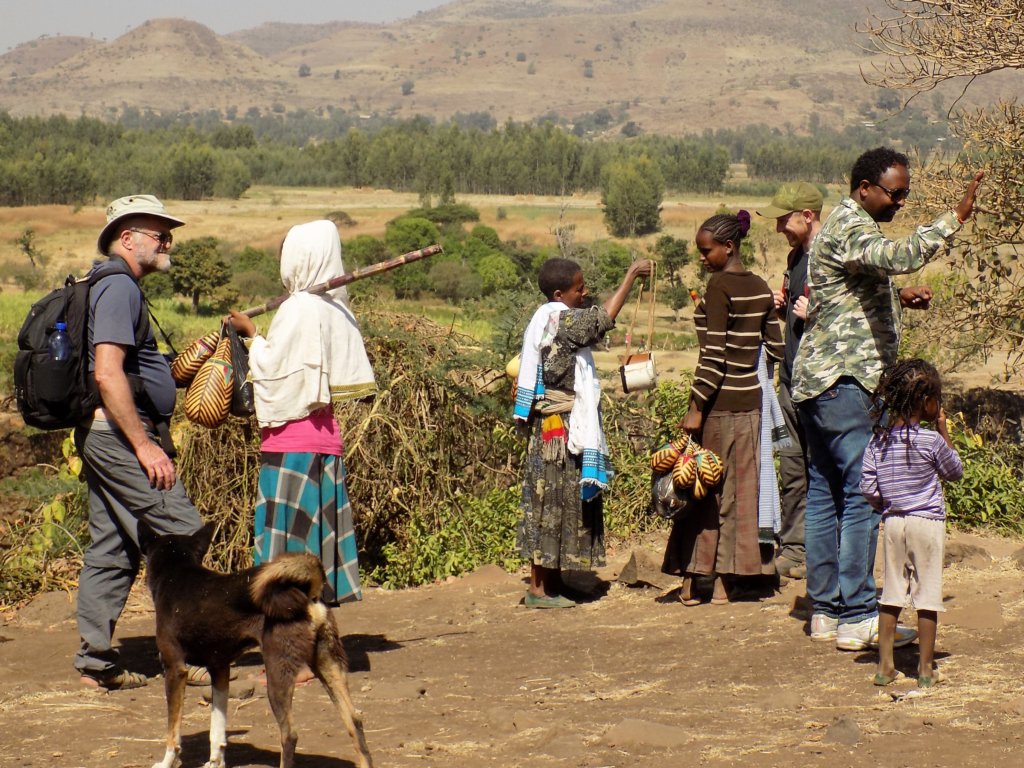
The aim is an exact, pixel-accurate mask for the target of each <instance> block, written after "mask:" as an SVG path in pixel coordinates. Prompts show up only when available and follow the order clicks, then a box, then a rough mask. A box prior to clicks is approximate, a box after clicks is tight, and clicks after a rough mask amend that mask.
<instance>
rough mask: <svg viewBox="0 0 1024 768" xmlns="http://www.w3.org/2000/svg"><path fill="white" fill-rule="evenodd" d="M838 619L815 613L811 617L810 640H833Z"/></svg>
mask: <svg viewBox="0 0 1024 768" xmlns="http://www.w3.org/2000/svg"><path fill="white" fill-rule="evenodd" d="M838 627H839V619H834V618H832V617H831V616H826V615H825V614H824V613H815V614H814V615H812V616H811V640H835V639H836V629H837V628H838Z"/></svg>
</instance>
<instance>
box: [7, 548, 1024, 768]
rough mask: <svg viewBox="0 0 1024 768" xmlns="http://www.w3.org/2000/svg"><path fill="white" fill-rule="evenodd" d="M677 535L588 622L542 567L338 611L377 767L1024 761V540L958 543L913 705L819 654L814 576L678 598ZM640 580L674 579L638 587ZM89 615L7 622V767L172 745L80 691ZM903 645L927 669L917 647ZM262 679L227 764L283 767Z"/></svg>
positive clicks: (154, 703) (144, 627) (143, 617)
mask: <svg viewBox="0 0 1024 768" xmlns="http://www.w3.org/2000/svg"><path fill="white" fill-rule="evenodd" d="M662 542H663V538H662V537H652V538H651V539H650V540H649V541H647V542H645V544H644V545H642V546H639V547H637V548H636V550H635V552H636V554H637V555H638V557H639V564H640V567H639V568H630V567H627V561H628V560H629V559H630V556H631V554H632V551H619V552H615V553H613V554H612V557H611V558H610V565H609V567H607V568H605V569H602V571H601V572H600V573H599V574H598V576H599V577H600V578H599V579H595V580H594V581H593V584H596V585H597V586H599V587H600V586H601V585H604V586H606V587H607V592H606V594H604V595H603V596H602V597H600V599H596V600H594V601H593V602H589V603H585V604H582V605H580V606H579V607H577V608H573V609H570V610H562V611H530V610H527V609H525V608H523V607H522V606H521V605H520V604H519V603H520V600H521V598H522V595H523V592H524V580H523V578H524V574H523V573H517V574H508V573H505V572H504V571H501V570H500V569H498V568H495V567H486V568H483V569H481V570H479V571H477V572H474V573H472V574H469V575H466V576H464V577H462V578H459V579H450V580H449V581H448V582H446V583H441V584H435V585H430V586H426V587H421V588H418V589H411V590H405V591H398V592H386V591H383V590H377V589H371V590H369V591H368V593H367V594H366V596H365V599H364V600H363V602H362V603H359V604H355V605H347V606H343V607H341V608H339V609H336V612H335V615H336V617H337V619H338V621H339V623H340V625H341V627H342V629H343V633H344V634H345V636H346V637H345V646H346V649H347V651H348V654H349V657H350V667H351V670H352V671H351V684H352V689H353V694H354V698H355V700H356V703H357V706H359V707H360V708H361V709H362V711H363V714H364V719H365V724H366V729H367V739H368V742H369V745H370V749H371V751H372V753H373V757H374V759H375V762H376V764H377V765H378V766H424V765H444V766H447V767H449V768H463V767H465V768H470V767H472V768H477V767H478V766H523V765H530V766H535V767H544V766H552V767H553V766H572V767H574V768H575V767H578V768H604V767H606V766H607V767H609V768H610V767H611V766H616V767H618V766H631V767H632V766H652V767H653V766H658V767H659V768H660V767H661V766H664V765H677V766H744V767H745V768H769V767H772V768H774V767H775V766H783V765H789V764H799V765H805V766H829V767H830V768H844V767H845V766H850V767H851V768H854V767H856V768H862V767H863V766H870V765H897V766H906V765H914V766H917V767H920V768H924V767H926V766H968V767H970V766H985V767H986V768H988V767H989V766H992V765H1006V766H1012V765H1016V764H1019V763H1018V761H1019V759H1020V754H1021V749H1022V747H1024V745H1022V744H1021V740H1022V732H1021V729H1020V722H1021V717H1022V716H1024V691H1022V689H1021V685H1020V681H1021V678H1022V675H1024V647H1022V646H1021V643H1020V638H1021V631H1022V625H1024V596H1022V586H1024V571H1022V570H1020V567H1021V566H1020V565H1019V563H1020V562H1021V560H1022V559H1024V558H1022V556H1021V546H1022V545H1021V542H1019V541H1009V540H1005V539H997V538H992V537H978V536H971V535H966V534H960V533H952V534H951V535H950V540H949V544H948V551H947V560H950V561H955V562H952V563H951V564H950V565H949V567H948V568H947V569H946V571H945V585H944V586H945V600H946V605H947V607H948V611H947V612H946V613H945V614H943V615H942V617H941V620H940V622H941V623H940V629H939V643H938V658H939V663H940V664H941V666H942V668H943V670H944V671H945V673H946V674H947V676H948V677H949V682H948V683H946V684H945V685H943V686H940V687H938V688H936V689H933V690H932V691H931V692H929V693H927V694H926V695H922V696H914V695H911V696H907V695H906V694H907V693H908V692H910V691H912V690H914V688H913V686H912V685H904V686H902V687H900V686H898V685H897V686H893V689H884V690H880V689H878V688H876V687H874V686H873V685H872V683H871V677H872V674H873V671H874V670H873V664H874V662H875V661H876V655H875V653H873V652H862V653H843V652H840V651H837V650H836V649H835V648H834V647H832V645H830V644H827V643H826V644H820V643H812V642H811V641H810V640H809V639H808V638H807V636H806V634H805V632H806V630H805V614H804V610H805V607H806V606H805V603H804V600H803V599H802V598H803V595H804V585H803V582H800V581H793V582H789V583H787V584H784V585H783V586H782V588H781V590H780V591H779V592H777V593H776V594H774V595H773V596H771V597H769V598H767V599H762V600H757V599H751V600H748V601H743V602H735V603H731V604H729V605H726V606H711V605H701V606H698V607H694V608H687V607H684V606H682V605H681V604H680V603H678V602H668V601H665V600H664V599H662V600H659V599H658V598H659V596H662V595H664V594H665V593H666V592H667V591H668V590H670V589H671V587H672V586H673V585H674V582H673V580H671V579H669V580H668V581H663V579H665V578H666V577H659V576H658V575H657V574H656V571H655V570H648V569H647V568H646V567H645V566H644V563H645V561H646V562H647V563H650V562H654V561H657V560H658V559H659V558H660V550H661V547H662V546H663V543H662ZM623 570H625V571H626V573H624V574H623V578H626V577H627V576H629V575H630V572H637V573H639V575H640V576H641V577H644V576H645V575H646V577H647V578H648V579H649V580H650V581H653V582H657V583H659V584H660V586H659V587H651V586H648V587H642V586H627V585H626V584H625V583H624V582H623V581H621V580H619V575H620V572H622V571H623ZM627 580H629V581H635V577H631V578H628V579H627ZM580 586H586V585H585V584H581V585H580ZM599 591H600V590H599ZM73 614H74V603H73V597H72V596H69V595H66V594H64V593H51V594H48V595H44V596H41V597H40V598H38V599H36V600H35V601H34V602H33V603H31V604H29V605H28V606H27V607H25V608H23V609H22V610H21V611H20V612H19V613H17V614H16V615H10V616H7V617H5V618H4V620H3V622H2V624H0V680H2V681H3V686H2V692H0V755H2V757H0V764H2V765H4V766H44V765H45V766H51V765H59V766H96V767H97V768H99V767H100V766H103V768H108V767H109V766H118V767H123V768H130V767H134V766H149V765H151V764H152V762H153V761H154V760H155V759H157V758H158V757H160V756H161V755H162V746H161V741H162V733H163V720H164V711H165V710H164V699H163V686H162V685H161V683H160V681H159V680H152V681H151V682H150V685H149V686H148V687H146V688H142V689H138V690H134V691H122V692H113V693H102V692H98V691H96V690H92V689H84V688H83V687H82V686H80V685H79V683H78V680H77V677H76V676H75V675H74V674H73V672H72V669H71V657H72V655H73V653H74V650H75V646H76V643H77V635H76V631H75V624H74V615H73ZM907 619H908V623H911V624H913V622H914V617H913V614H912V612H909V615H908V616H907ZM152 634H153V614H152V611H151V606H150V603H149V600H148V597H147V596H146V595H145V593H144V592H143V591H142V590H137V591H136V592H135V593H133V597H132V600H131V602H130V604H129V608H128V610H127V612H126V614H125V616H124V617H123V619H122V621H121V622H120V624H119V626H118V630H117V638H118V641H119V643H120V647H121V650H122V654H123V657H124V658H125V660H126V661H127V663H128V664H129V665H130V666H132V667H133V668H135V669H139V670H141V671H144V672H146V673H147V674H150V675H156V674H158V672H159V666H158V662H157V659H156V653H155V648H154V645H153V639H152ZM897 654H898V655H897V664H898V666H899V667H900V668H901V669H902V670H903V671H905V672H908V673H913V669H914V668H915V665H916V646H911V647H910V648H908V649H904V650H902V651H898V652H897ZM259 669H260V659H259V656H258V655H257V654H255V653H253V654H249V655H247V656H245V657H243V658H242V660H241V662H240V664H239V669H238V671H239V676H238V679H237V680H236V681H234V682H233V683H232V692H233V696H238V695H241V696H248V698H241V699H239V698H232V700H231V702H230V707H229V715H228V717H229V720H228V738H229V744H228V749H227V760H228V764H229V765H231V766H236V767H238V768H240V767H241V766H274V765H277V760H278V742H277V728H276V726H275V724H274V721H273V718H272V716H271V713H270V710H269V707H268V706H267V702H266V700H265V699H266V695H265V691H264V690H263V689H262V687H261V686H260V685H259V683H258V682H255V678H256V676H257V674H258V672H259ZM894 689H895V690H894ZM202 693H203V689H202V688H190V689H189V690H188V696H187V705H186V714H185V721H184V727H183V733H184V765H185V766H198V765H201V764H202V763H203V762H204V761H205V760H206V756H207V749H208V747H207V738H208V735H207V732H208V728H209V708H208V706H206V705H205V704H204V702H203V697H202ZM295 712H296V722H297V723H298V727H299V729H300V737H299V756H298V758H297V760H296V765H297V766H298V767H299V768H302V767H303V766H305V768H312V767H313V766H318V767H319V766H322V767H323V768H342V766H351V765H352V764H353V763H352V759H353V751H352V747H351V743H350V741H349V739H348V736H347V735H346V734H345V733H344V729H343V727H342V726H341V725H340V723H338V722H336V720H335V719H334V716H333V710H332V709H331V708H330V705H329V701H328V699H327V696H326V694H325V693H324V692H323V691H322V690H321V689H320V687H319V686H318V685H316V684H314V685H309V686H306V687H303V688H300V689H299V690H298V691H297V693H296V703H295ZM1014 755H1017V757H1016V758H1015V757H1014Z"/></svg>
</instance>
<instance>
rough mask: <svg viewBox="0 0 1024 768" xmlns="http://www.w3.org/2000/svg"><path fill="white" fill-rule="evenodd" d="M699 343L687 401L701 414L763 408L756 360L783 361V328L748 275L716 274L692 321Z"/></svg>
mask: <svg viewBox="0 0 1024 768" xmlns="http://www.w3.org/2000/svg"><path fill="white" fill-rule="evenodd" d="M693 320H694V324H695V325H696V326H697V341H698V342H699V343H700V358H699V360H698V361H697V371H696V373H695V374H694V379H693V389H692V390H691V394H690V397H691V400H693V401H694V402H695V403H697V405H698V406H699V407H700V409H701V411H702V412H703V413H705V414H706V413H708V412H709V411H752V410H755V409H757V408H760V407H761V385H760V384H759V383H758V381H757V355H758V350H759V348H760V346H761V343H762V342H763V343H764V345H765V351H766V352H767V353H768V357H769V358H770V359H773V360H781V359H782V356H783V352H784V347H783V344H782V327H781V325H780V324H779V319H778V317H777V316H776V314H775V306H774V302H773V300H772V291H771V289H770V288H769V287H768V284H767V283H766V282H765V281H764V280H763V279H761V278H760V277H758V276H757V275H755V274H753V273H752V272H715V273H714V274H712V275H711V278H710V279H709V280H708V287H707V290H706V292H705V294H704V298H703V300H702V301H701V302H700V304H699V305H698V306H697V309H696V311H695V312H694V315H693Z"/></svg>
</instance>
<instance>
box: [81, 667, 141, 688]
mask: <svg viewBox="0 0 1024 768" xmlns="http://www.w3.org/2000/svg"><path fill="white" fill-rule="evenodd" d="M79 682H80V683H81V684H82V685H84V686H86V687H89V688H102V689H103V690H106V691H129V690H131V689H133V688H142V687H144V686H145V685H147V683H148V680H147V678H146V676H145V675H143V674H141V673H140V672H129V671H128V670H127V669H122V670H120V671H118V672H112V673H109V674H106V675H93V674H89V673H87V672H86V673H83V674H82V677H81V678H80V680H79Z"/></svg>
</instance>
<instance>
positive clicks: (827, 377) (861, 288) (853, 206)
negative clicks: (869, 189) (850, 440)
mask: <svg viewBox="0 0 1024 768" xmlns="http://www.w3.org/2000/svg"><path fill="white" fill-rule="evenodd" d="M959 228H960V224H959V222H958V221H957V218H956V214H954V213H953V212H952V211H951V212H949V213H947V214H944V215H943V216H940V217H939V218H938V219H937V220H936V221H935V222H933V223H932V224H928V225H924V226H920V227H918V228H917V230H916V231H914V232H913V233H912V234H910V235H908V236H907V237H903V238H900V239H899V240H890V239H888V238H887V237H886V236H885V235H884V234H882V231H881V230H880V229H879V227H878V223H877V222H876V221H875V220H874V219H872V218H871V217H870V216H869V215H868V213H867V212H866V211H865V210H864V209H863V208H862V207H861V206H860V205H859V204H858V203H857V202H856V201H854V200H853V199H851V198H844V199H843V200H842V201H841V202H840V203H839V205H837V206H836V207H835V208H834V209H833V210H832V212H831V213H830V214H829V215H828V218H826V219H825V221H824V223H823V224H822V225H821V231H820V232H819V233H818V236H817V237H816V238H815V239H814V242H813V243H812V244H811V252H810V256H809V259H808V264H807V283H808V285H809V286H810V306H809V307H808V315H807V323H806V325H805V327H804V335H803V338H802V339H801V340H800V349H799V351H798V352H797V356H796V360H795V361H794V363H793V389H792V393H793V401H794V402H800V401H801V400H810V399H811V398H814V397H817V396H818V395H820V394H821V393H822V392H824V391H825V390H827V389H828V388H829V387H831V386H832V385H833V384H834V383H835V381H836V380H837V379H838V378H839V377H841V376H852V377H853V378H855V379H857V381H859V382H860V384H861V385H862V386H863V387H864V388H865V389H867V390H868V391H872V390H874V388H875V386H876V385H877V384H878V378H879V376H880V375H881V373H882V368H884V367H885V365H887V364H888V363H890V362H892V361H893V360H895V359H896V353H897V350H898V347H899V322H900V303H899V294H898V293H897V291H896V290H895V288H894V286H893V284H892V280H891V277H890V276H891V275H902V274H909V273H911V272H916V271H917V270H919V269H921V267H923V266H924V265H925V264H926V263H927V262H928V261H929V260H930V259H932V258H934V257H935V256H936V254H937V253H938V252H939V250H940V249H941V248H943V246H945V245H947V244H948V240H949V238H950V237H951V236H952V235H953V233H954V232H956V230H957V229H959Z"/></svg>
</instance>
